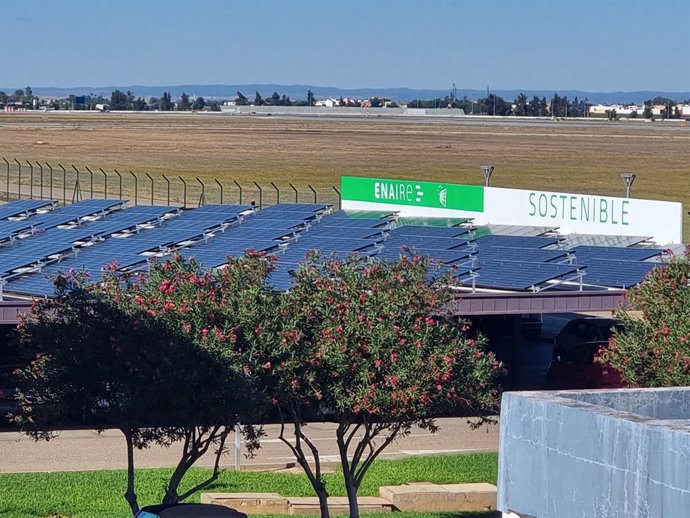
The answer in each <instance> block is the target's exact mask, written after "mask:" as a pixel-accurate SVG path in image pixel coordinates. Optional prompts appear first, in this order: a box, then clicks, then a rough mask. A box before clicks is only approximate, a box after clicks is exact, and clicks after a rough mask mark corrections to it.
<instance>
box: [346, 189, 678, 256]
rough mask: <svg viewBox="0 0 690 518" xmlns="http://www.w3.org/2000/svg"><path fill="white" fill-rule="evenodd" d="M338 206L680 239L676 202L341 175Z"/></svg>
mask: <svg viewBox="0 0 690 518" xmlns="http://www.w3.org/2000/svg"><path fill="white" fill-rule="evenodd" d="M342 208H343V209H344V210H383V211H385V210H388V211H395V212H398V213H399V214H400V215H401V216H407V217H446V218H472V219H473V222H474V223H476V224H478V225H487V224H495V225H526V226H548V227H554V228H557V229H558V231H559V232H560V233H562V234H571V233H574V234H598V235H608V236H641V237H647V238H651V239H652V240H653V241H655V242H656V243H658V244H671V243H682V240H683V205H682V204H681V203H677V202H667V201H655V200H641V199H637V198H615V197H612V196H598V195H591V194H570V193H560V192H550V191H531V190H524V189H501V188H496V187H481V186H476V185H473V186H467V185H458V184H441V183H430V182H416V181H412V180H391V179H378V178H355V177H343V178H342Z"/></svg>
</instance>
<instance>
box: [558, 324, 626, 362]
mask: <svg viewBox="0 0 690 518" xmlns="http://www.w3.org/2000/svg"><path fill="white" fill-rule="evenodd" d="M618 326H620V323H619V322H618V320H616V319H615V318H597V317H581V318H574V319H573V320H571V321H569V322H568V323H567V324H566V325H565V327H563V329H561V331H560V332H559V333H558V334H557V335H556V337H555V338H554V341H553V342H554V349H553V358H554V359H555V358H556V356H559V355H563V354H564V353H566V352H568V351H569V350H570V349H572V348H573V347H575V346H577V345H580V344H582V343H585V342H599V341H601V342H607V341H608V339H609V338H611V336H612V335H613V331H614V329H615V328H617V327H618Z"/></svg>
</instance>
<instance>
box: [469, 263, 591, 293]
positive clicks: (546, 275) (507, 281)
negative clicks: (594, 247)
mask: <svg viewBox="0 0 690 518" xmlns="http://www.w3.org/2000/svg"><path fill="white" fill-rule="evenodd" d="M577 272H578V267H576V266H572V265H565V264H557V263H530V262H524V261H487V262H486V263H482V265H481V267H480V268H479V271H478V274H479V276H478V277H477V278H476V285H477V286H480V287H485V288H502V289H507V290H519V291H524V290H529V289H531V288H533V287H538V286H542V285H544V284H546V283H547V282H548V281H551V280H556V279H562V278H564V277H569V276H574V275H575V274H576V273H577Z"/></svg>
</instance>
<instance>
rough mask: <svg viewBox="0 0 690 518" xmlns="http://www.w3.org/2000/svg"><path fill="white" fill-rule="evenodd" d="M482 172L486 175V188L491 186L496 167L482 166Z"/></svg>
mask: <svg viewBox="0 0 690 518" xmlns="http://www.w3.org/2000/svg"><path fill="white" fill-rule="evenodd" d="M481 168H482V172H483V173H484V179H485V180H486V184H485V185H486V186H487V187H488V186H489V183H490V181H491V175H492V174H493V172H494V166H492V165H483V166H481Z"/></svg>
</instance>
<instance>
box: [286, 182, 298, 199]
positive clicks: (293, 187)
mask: <svg viewBox="0 0 690 518" xmlns="http://www.w3.org/2000/svg"><path fill="white" fill-rule="evenodd" d="M288 185H289V186H290V187H292V190H293V191H295V203H299V192H298V191H297V189H295V186H294V185H292V184H291V183H289V184H288Z"/></svg>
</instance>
